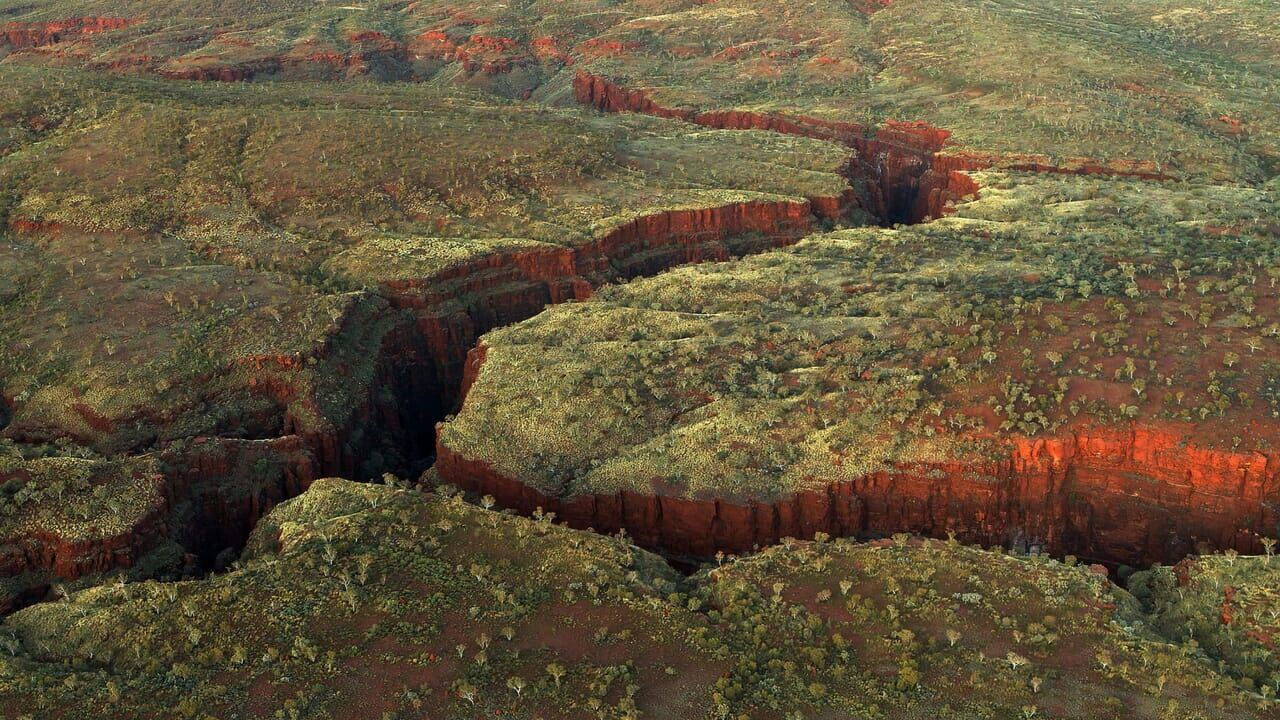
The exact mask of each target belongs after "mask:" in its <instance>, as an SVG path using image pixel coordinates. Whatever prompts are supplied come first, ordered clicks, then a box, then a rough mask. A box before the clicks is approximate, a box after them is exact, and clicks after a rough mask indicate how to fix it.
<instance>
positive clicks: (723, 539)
mask: <svg viewBox="0 0 1280 720" xmlns="http://www.w3.org/2000/svg"><path fill="white" fill-rule="evenodd" d="M436 457H437V460H436V469H437V471H438V472H439V475H440V478H441V480H443V481H444V482H448V483H452V484H454V485H457V486H459V487H461V488H464V489H466V490H470V491H474V492H477V493H484V494H489V495H493V496H494V498H496V499H497V502H498V503H499V504H500V505H501V506H503V507H507V508H513V509H516V510H518V511H520V512H523V513H531V512H533V511H534V510H535V509H536V508H539V507H540V508H542V509H543V510H545V511H548V512H555V513H556V516H557V519H559V520H563V521H565V522H567V523H568V524H569V525H571V526H573V527H577V528H588V527H590V528H594V529H595V530H597V531H601V532H615V531H617V530H619V529H626V531H627V532H628V533H629V534H630V535H631V536H632V537H633V538H635V540H636V542H637V543H638V544H640V545H643V546H645V547H648V548H651V549H655V550H660V551H663V552H667V553H672V554H675V555H684V556H694V557H704V558H705V557H709V556H710V555H712V554H714V553H715V552H717V551H725V552H728V553H742V552H747V551H750V550H751V549H752V548H753V547H763V546H766V545H769V544H772V543H775V542H777V541H778V540H779V539H780V538H783V537H796V538H811V537H813V536H814V534H815V533H818V532H825V533H828V534H830V535H833V536H840V537H849V536H861V537H874V536H886V535H889V534H892V533H897V532H911V533H918V534H922V535H930V536H934V537H942V536H945V535H946V534H947V532H948V531H950V532H954V533H956V535H957V536H959V537H960V538H961V539H963V540H964V541H966V542H977V543H983V544H987V545H995V544H998V545H1005V546H1019V547H1029V546H1032V545H1035V546H1040V547H1041V548H1043V549H1044V550H1046V551H1048V552H1050V553H1053V554H1055V555H1058V556H1063V555H1067V554H1075V555H1077V556H1079V557H1080V558H1081V559H1083V560H1086V561H1089V562H1105V563H1109V564H1121V563H1123V564H1129V565H1135V566H1139V565H1142V566H1144V565H1148V564H1151V563H1153V562H1164V563H1171V562H1176V561H1177V560H1179V559H1181V558H1182V557H1184V556H1185V555H1186V554H1188V553H1192V552H1196V551H1197V550H1199V549H1203V548H1216V549H1223V548H1236V549H1238V550H1241V551H1243V552H1255V553H1256V552H1259V551H1260V550H1261V545H1260V543H1259V536H1267V537H1270V536H1274V535H1275V534H1276V530H1277V522H1278V521H1280V517H1278V516H1277V513H1276V507H1277V506H1278V505H1277V503H1280V477H1278V473H1277V470H1276V458H1270V457H1266V456H1262V455H1257V454H1237V453H1230V452H1223V451H1217V450H1208V449H1203V448H1195V447H1186V446H1183V445H1182V444H1181V443H1180V442H1179V439H1178V438H1177V437H1176V436H1173V435H1171V434H1167V433H1164V432H1160V431H1154V430H1149V429H1144V428H1141V427H1134V428H1131V429H1130V430H1129V431H1127V432H1124V431H1118V432H1107V431H1081V432H1080V433H1078V434H1074V435H1070V436H1065V437H1059V438H1052V439H1026V438H1017V439H1014V440H1012V441H1011V442H1010V444H1009V455H1008V457H1007V458H1006V459H1004V460H1002V461H998V462H992V463H989V464H980V465H974V464H967V463H942V464H928V465H912V466H903V467H898V468H895V469H892V470H887V471H884V472H877V473H873V474H870V475H867V476H864V477H861V478H858V479H857V480H855V481H853V482H842V483H833V484H830V485H828V486H827V487H826V489H825V490H822V491H806V492H800V493H797V494H795V495H792V496H790V497H786V498H781V499H770V500H760V501H731V500H722V499H714V498H706V499H702V498H693V499H691V498H682V497H672V496H664V495H660V494H652V495H650V494H641V493H635V492H629V491H623V492H618V493H613V494H608V495H582V496H576V497H567V498H562V497H551V496H548V495H546V494H543V493H541V492H539V491H538V490H536V489H533V488H531V487H528V486H526V485H524V484H522V483H520V482H518V481H516V480H514V479H512V478H509V477H505V476H503V475H502V474H501V473H498V472H495V471H494V470H493V469H492V468H491V467H490V466H488V465H487V464H486V463H485V462H484V461H482V460H480V459H475V458H467V457H463V456H461V455H459V454H458V453H456V452H454V451H453V450H452V449H450V448H449V447H448V446H446V445H443V444H441V445H440V446H439V447H438V448H437V455H436Z"/></svg>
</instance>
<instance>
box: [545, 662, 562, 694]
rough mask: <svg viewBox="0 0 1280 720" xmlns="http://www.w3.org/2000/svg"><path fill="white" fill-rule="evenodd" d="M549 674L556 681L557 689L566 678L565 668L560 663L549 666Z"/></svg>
mask: <svg viewBox="0 0 1280 720" xmlns="http://www.w3.org/2000/svg"><path fill="white" fill-rule="evenodd" d="M547 674H548V675H550V676H551V679H552V680H554V681H555V683H556V687H557V688H558V687H560V680H561V679H563V678H564V666H563V665H561V664H559V663H551V664H550V665H547Z"/></svg>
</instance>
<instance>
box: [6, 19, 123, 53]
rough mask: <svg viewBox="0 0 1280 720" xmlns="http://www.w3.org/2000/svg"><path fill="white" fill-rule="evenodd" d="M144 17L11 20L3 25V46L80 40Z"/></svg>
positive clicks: (15, 46) (50, 43) (23, 46)
mask: <svg viewBox="0 0 1280 720" xmlns="http://www.w3.org/2000/svg"><path fill="white" fill-rule="evenodd" d="M139 22H141V20H138V19H136V18H124V17H78V18H67V19H65V20H55V21H53V22H9V23H5V24H4V25H0V49H3V48H4V47H5V46H8V47H9V48H10V49H14V50H22V49H26V48H33V47H42V46H44V45H53V44H55V43H60V42H66V41H70V40H77V39H79V38H82V37H85V36H87V35H96V34H98V33H103V32H108V31H110V30H121V29H123V28H127V27H129V26H130V25H136V24H138V23H139Z"/></svg>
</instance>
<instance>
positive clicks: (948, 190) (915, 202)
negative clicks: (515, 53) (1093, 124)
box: [573, 72, 1172, 225]
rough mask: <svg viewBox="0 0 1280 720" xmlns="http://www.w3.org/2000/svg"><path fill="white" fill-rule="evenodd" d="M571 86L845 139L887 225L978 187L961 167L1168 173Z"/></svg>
mask: <svg viewBox="0 0 1280 720" xmlns="http://www.w3.org/2000/svg"><path fill="white" fill-rule="evenodd" d="M573 90H574V97H575V98H576V99H577V101H578V102H579V103H581V104H583V105H588V106H591V107H594V108H596V109H598V110H601V111H604V112H635V113H643V114H646V115H656V116H658V117H664V118H673V119H678V120H684V121H686V122H691V123H695V124H698V125H703V126H705V127H711V128H717V129H722V130H768V131H771V132H778V133H783V134H787V135H800V136H804V137H811V138H817V139H820V140H828V141H832V142H838V143H841V144H843V145H846V146H848V147H850V148H852V149H853V150H854V151H855V152H854V155H853V157H852V158H851V160H850V163H849V166H848V172H849V173H850V174H851V175H857V176H859V177H861V178H863V179H864V180H865V184H866V187H867V188H868V191H867V192H866V193H865V194H864V195H863V196H862V197H861V198H859V199H860V202H861V204H862V206H863V207H864V208H865V209H866V210H867V211H868V212H870V213H872V214H874V215H875V216H876V217H878V218H880V219H881V220H882V221H883V222H884V223H885V224H888V225H891V224H894V223H901V224H912V223H919V222H923V221H925V220H928V219H930V218H938V217H941V216H942V215H945V214H946V213H947V212H948V210H947V207H948V205H949V203H952V202H954V201H956V200H959V199H960V198H963V197H965V196H967V195H976V194H977V193H978V191H979V189H980V188H979V186H978V184H977V183H976V182H975V181H974V180H973V179H972V178H971V177H969V176H968V175H967V174H965V173H966V172H971V171H976V170H984V169H988V168H992V167H997V166H998V167H1000V168H1003V169H1007V170H1021V171H1028V172H1045V173H1066V174H1079V175H1104V176H1111V177H1135V178H1142V179H1147V180H1166V179H1172V178H1171V177H1170V176H1168V175H1165V174H1164V173H1162V172H1160V171H1159V169H1158V168H1156V167H1155V166H1154V165H1153V164H1151V163H1147V162H1135V161H1119V162H1109V163H1103V162H1099V161H1097V160H1093V159H1090V158H1067V159H1065V160H1063V161H1061V162H1054V161H1053V160H1051V159H1050V158H1048V157H1044V156H1038V155H998V154H995V153H982V152H969V151H964V152H955V151H952V150H950V149H949V148H948V144H949V140H950V137H951V133H950V132H948V131H946V130H943V129H940V128H936V127H933V126H931V125H929V124H928V123H923V122H899V121H890V122H887V123H885V124H884V125H882V126H881V127H879V128H876V129H875V130H874V131H872V130H871V129H869V128H866V127H863V126H861V125H859V124H856V123H848V122H838V121H832V120H824V119H821V118H814V117H808V116H804V115H779V114H771V113H757V112H749V111H739V110H728V111H702V110H696V109H692V108H677V107H668V106H665V105H662V104H659V103H657V102H655V101H654V100H653V99H652V98H651V97H649V94H648V93H647V92H645V91H644V90H633V89H626V88H623V87H621V86H619V85H617V84H616V83H614V82H612V81H610V80H609V79H608V78H605V77H602V76H600V75H593V74H590V73H586V72H579V73H578V74H577V75H576V76H575V77H574V81H573ZM944 150H945V152H944ZM859 184H860V183H855V186H857V185H859Z"/></svg>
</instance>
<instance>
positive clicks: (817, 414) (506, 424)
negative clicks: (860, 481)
mask: <svg viewBox="0 0 1280 720" xmlns="http://www.w3.org/2000/svg"><path fill="white" fill-rule="evenodd" d="M980 180H981V183H982V185H983V190H982V197H981V199H980V200H977V201H975V202H970V203H966V204H963V205H961V206H960V207H959V208H958V211H957V213H956V214H955V215H954V216H952V217H947V218H943V219H941V220H938V221H935V222H932V223H928V224H924V225H916V226H910V227H903V228H898V229H881V228H860V229H850V230H840V231H836V232H833V233H830V234H825V235H817V236H813V237H810V238H808V239H806V240H804V241H802V242H801V243H799V244H798V245H795V246H793V247H791V248H788V249H785V250H778V251H772V252H768V253H764V254H760V255H755V256H752V257H747V258H742V259H740V260H736V261H732V262H728V263H718V264H705V265H698V266H693V267H686V268H681V269H678V270H673V271H671V272H668V273H665V274H663V275H660V276H657V277H654V278H650V279H643V280H637V281H633V282H630V283H627V284H624V285H616V286H612V287H609V288H606V289H604V290H603V291H601V292H600V293H599V294H598V295H597V296H595V297H594V298H593V299H592V300H590V301H588V302H584V303H577V304H573V305H566V306H558V307H555V308H552V309H550V310H548V311H546V312H544V313H543V314H541V315H539V316H536V317H534V318H531V319H530V320H527V321H525V322H523V323H520V324H517V325H513V326H509V327H507V328H503V329H500V330H496V331H494V332H492V333H489V334H488V335H486V336H485V337H484V338H483V339H482V343H483V344H484V345H485V346H487V348H488V350H487V354H486V360H485V364H484V366H483V369H482V371H481V373H480V377H479V381H478V382H476V383H475V384H474V385H473V386H472V388H471V390H470V393H469V395H468V397H467V400H466V403H465V405H464V407H463V409H462V411H461V412H460V413H459V415H458V416H457V418H456V419H454V420H452V421H451V422H449V423H447V424H446V425H445V426H444V428H443V430H442V432H441V436H440V437H441V442H442V443H443V444H444V445H446V446H448V447H449V448H450V449H451V450H454V451H456V452H458V453H460V454H462V455H465V456H468V457H472V458H478V459H481V460H485V461H487V462H489V463H490V464H492V465H493V466H494V467H495V468H496V469H497V470H499V471H500V472H502V473H504V474H507V475H509V476H511V477H515V478H517V479H519V480H521V481H523V482H526V483H529V484H532V485H534V486H536V487H539V488H542V489H543V490H544V491H547V492H552V493H559V494H563V495H575V494H579V493H591V492H603V493H609V492H613V491H615V490H617V489H619V488H631V489H637V490H641V491H647V489H648V487H649V482H650V479H651V478H657V479H659V480H661V481H662V483H663V486H664V487H665V488H667V489H666V492H669V493H677V494H685V495H690V496H700V497H726V496H727V497H756V498H769V497H775V496H777V495H783V494H787V493H790V492H793V491H796V490H801V489H806V488H812V487H825V486H826V485H827V484H829V483H831V482H834V481H838V480H842V479H844V480H848V479H853V478H857V477H860V476H863V475H865V474H867V473H868V472H870V471H874V470H876V469H879V468H881V467H883V466H885V465H886V464H888V463H893V462H902V461H910V460H943V459H956V460H963V459H967V458H968V457H970V456H971V455H972V454H974V453H979V452H983V447H981V446H979V445H978V444H976V443H973V442H969V441H968V440H967V439H966V438H968V437H970V436H973V435H984V434H986V432H985V431H991V433H994V434H996V435H1001V434H1017V435H1024V436H1025V435H1032V436H1034V435H1039V434H1049V435H1052V434H1053V433H1054V432H1055V431H1057V430H1059V429H1060V428H1063V427H1066V426H1069V425H1072V424H1077V423H1081V422H1091V423H1095V424H1104V425H1105V424H1111V423H1117V422H1126V421H1128V420H1131V419H1139V418H1140V419H1143V420H1144V421H1155V422H1167V423H1172V424H1175V425H1177V426H1178V427H1181V428H1183V429H1184V430H1185V431H1186V432H1188V433H1193V434H1195V435H1197V437H1198V438H1200V439H1201V440H1202V441H1203V442H1204V443H1205V444H1208V445H1211V446H1215V447H1226V448H1229V449H1242V450H1244V449H1252V448H1265V447H1267V446H1268V445H1267V444H1268V443H1272V442H1275V441H1276V439H1277V438H1276V437H1275V434H1276V433H1275V432H1274V428H1275V425H1274V423H1273V422H1264V424H1263V425H1261V426H1256V427H1255V428H1254V429H1253V431H1252V432H1250V433H1241V432H1240V429H1239V428H1240V422H1241V420H1242V418H1251V417H1260V418H1264V419H1266V420H1268V421H1270V420H1271V419H1272V418H1273V417H1274V416H1275V415H1276V413H1277V412H1280V400H1278V399H1277V397H1276V391H1275V389H1274V388H1272V387H1271V386H1272V385H1274V384H1275V382H1276V379H1275V376H1276V375H1277V371H1278V370H1280V368H1277V367H1276V366H1275V365H1274V363H1272V362H1271V361H1270V359H1271V358H1274V356H1275V353H1276V352H1277V349H1278V346H1277V343H1280V326H1278V325H1276V323H1275V319H1274V314H1273V313H1274V309H1275V307H1276V300H1277V289H1276V282H1277V280H1280V247H1278V246H1277V244H1276V239H1277V230H1278V228H1277V226H1276V218H1277V217H1280V196H1278V195H1277V194H1276V193H1275V192H1274V191H1273V190H1268V189H1253V188H1247V187H1239V186H1214V185H1174V184H1167V185H1159V184H1150V183H1142V182H1135V181H1125V180H1102V179H1096V178H1080V177H1044V176H1031V175H1001V174H994V173H992V174H985V175H982V176H980ZM1268 388H1270V390H1268ZM1241 435H1247V437H1243V438H1242V437H1240V436H1241ZM989 444H991V443H984V445H989Z"/></svg>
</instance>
